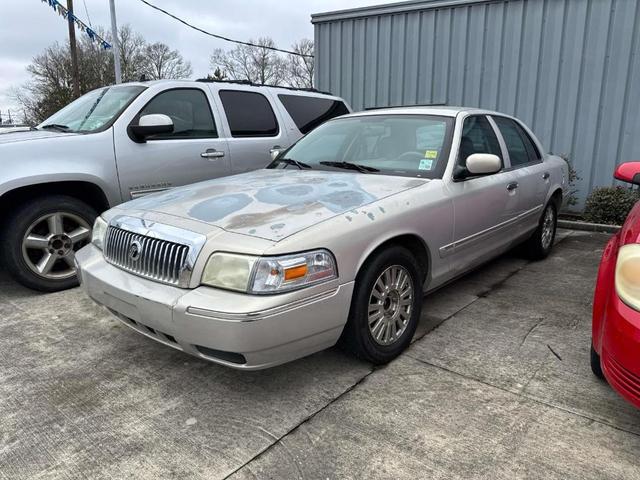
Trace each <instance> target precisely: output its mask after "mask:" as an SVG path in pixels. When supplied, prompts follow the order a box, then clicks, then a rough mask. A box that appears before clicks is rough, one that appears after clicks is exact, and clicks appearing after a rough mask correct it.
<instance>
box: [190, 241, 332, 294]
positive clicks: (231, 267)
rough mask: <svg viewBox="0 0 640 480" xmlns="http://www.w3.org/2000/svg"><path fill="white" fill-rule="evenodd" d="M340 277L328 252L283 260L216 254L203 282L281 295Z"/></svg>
mask: <svg viewBox="0 0 640 480" xmlns="http://www.w3.org/2000/svg"><path fill="white" fill-rule="evenodd" d="M337 276H338V272H337V270H336V262H335V259H334V258H333V255H332V254H331V253H330V252H328V251H327V250H314V251H311V252H304V253H296V254H293V255H284V256H279V257H253V256H250V255H238V254H234V253H214V254H213V255H211V257H209V260H208V261H207V265H206V266H205V268H204V272H203V274H202V283H204V284H206V285H209V286H212V287H218V288H226V289H229V290H236V291H239V292H246V293H254V294H265V293H280V292H288V291H291V290H297V289H299V288H303V287H308V286H311V285H315V284H317V283H321V282H324V281H327V280H331V279H334V278H336V277H337Z"/></svg>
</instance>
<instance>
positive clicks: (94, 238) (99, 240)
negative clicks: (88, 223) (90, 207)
mask: <svg viewBox="0 0 640 480" xmlns="http://www.w3.org/2000/svg"><path fill="white" fill-rule="evenodd" d="M108 226H109V224H108V223H107V222H106V221H105V220H104V218H102V217H101V216H98V218H96V221H95V222H94V223H93V230H92V231H91V243H93V244H94V245H95V246H96V247H98V248H99V249H100V250H102V247H103V246H104V236H105V235H106V233H107V227H108Z"/></svg>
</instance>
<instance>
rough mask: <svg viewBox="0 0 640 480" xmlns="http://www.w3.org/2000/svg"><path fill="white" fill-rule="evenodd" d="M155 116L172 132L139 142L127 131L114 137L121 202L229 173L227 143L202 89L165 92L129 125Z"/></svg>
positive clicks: (143, 109)
mask: <svg viewBox="0 0 640 480" xmlns="http://www.w3.org/2000/svg"><path fill="white" fill-rule="evenodd" d="M157 113H162V114H164V115H168V116H169V117H170V118H171V120H173V125H174V130H173V132H172V133H169V134H161V135H154V136H152V137H149V138H147V140H146V142H143V143H139V142H136V141H135V140H134V139H133V138H134V137H133V136H130V135H128V133H126V132H120V133H118V134H116V135H115V151H116V162H117V165H118V174H119V176H120V189H121V192H122V198H123V199H124V200H129V199H131V198H137V197H139V196H142V195H146V194H148V193H153V192H157V191H161V190H166V189H167V188H171V187H177V186H179V185H187V184H190V183H194V182H198V181H201V180H207V179H211V178H217V177H222V176H225V175H229V174H230V173H231V168H230V166H229V149H228V146H227V141H226V140H225V139H222V138H219V136H218V132H219V129H218V128H217V126H216V123H217V122H216V120H215V118H216V117H215V116H214V111H213V110H212V109H211V103H210V101H209V98H208V97H207V91H206V90H204V89H202V88H198V87H186V88H182V87H181V88H172V89H169V90H164V91H162V92H160V93H158V94H156V95H155V96H154V97H153V98H152V99H151V100H150V101H149V102H147V104H146V105H145V106H144V107H143V108H142V109H141V110H140V111H139V112H138V113H137V114H136V115H135V117H134V118H133V120H132V121H131V122H130V125H137V123H138V121H139V119H140V117H142V116H143V115H147V114H157Z"/></svg>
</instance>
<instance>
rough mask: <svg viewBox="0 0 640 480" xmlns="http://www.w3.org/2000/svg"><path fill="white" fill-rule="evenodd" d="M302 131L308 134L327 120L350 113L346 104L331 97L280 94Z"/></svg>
mask: <svg viewBox="0 0 640 480" xmlns="http://www.w3.org/2000/svg"><path fill="white" fill-rule="evenodd" d="M278 98H279V99H280V101H281V102H282V105H284V108H285V109H286V110H287V112H288V113H289V115H291V118H292V119H293V121H294V123H295V124H296V126H297V127H298V130H300V133H303V134H306V133H308V132H310V131H311V130H313V129H314V128H316V127H317V126H318V125H321V124H323V123H324V122H326V121H327V120H331V119H332V118H334V117H339V116H340V115H344V114H346V113H349V110H347V107H346V105H345V104H344V103H343V102H341V101H339V100H331V99H330V98H321V97H309V96H304V95H284V94H282V95H278Z"/></svg>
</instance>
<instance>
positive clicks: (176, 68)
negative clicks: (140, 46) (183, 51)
mask: <svg viewBox="0 0 640 480" xmlns="http://www.w3.org/2000/svg"><path fill="white" fill-rule="evenodd" d="M144 56H145V66H144V73H145V75H146V76H147V78H148V79H150V80H159V79H162V78H176V79H180V78H189V77H190V76H191V75H192V74H193V70H192V69H191V63H190V62H188V61H186V60H184V59H183V58H182V55H180V52H178V51H177V50H171V49H170V48H169V46H168V45H167V44H165V43H161V42H156V43H152V44H150V45H147V46H146V47H145V49H144Z"/></svg>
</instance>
